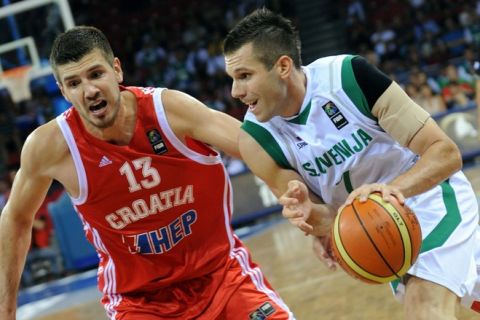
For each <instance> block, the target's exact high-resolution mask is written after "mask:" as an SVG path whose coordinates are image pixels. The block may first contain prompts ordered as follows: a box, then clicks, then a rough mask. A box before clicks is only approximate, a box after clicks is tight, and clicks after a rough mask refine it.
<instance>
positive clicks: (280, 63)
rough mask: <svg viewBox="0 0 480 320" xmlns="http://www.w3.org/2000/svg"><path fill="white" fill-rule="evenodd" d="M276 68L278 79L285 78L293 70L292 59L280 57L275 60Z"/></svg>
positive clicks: (284, 56)
mask: <svg viewBox="0 0 480 320" xmlns="http://www.w3.org/2000/svg"><path fill="white" fill-rule="evenodd" d="M276 68H277V70H278V73H279V75H280V77H282V78H286V77H287V76H289V75H290V73H291V72H292V68H293V60H292V58H290V57H289V56H286V55H283V56H281V57H280V58H278V60H277V63H276Z"/></svg>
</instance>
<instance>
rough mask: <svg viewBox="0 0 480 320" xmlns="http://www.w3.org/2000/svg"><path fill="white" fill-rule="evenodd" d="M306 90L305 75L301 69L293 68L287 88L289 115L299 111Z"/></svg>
mask: <svg viewBox="0 0 480 320" xmlns="http://www.w3.org/2000/svg"><path fill="white" fill-rule="evenodd" d="M306 92H307V76H306V75H305V72H303V70H302V69H295V71H294V72H293V73H292V79H291V81H290V88H289V95H288V96H289V100H290V101H289V103H288V105H289V106H290V107H289V108H290V112H289V113H290V115H291V116H293V115H296V114H298V113H299V112H300V109H301V107H302V104H303V100H304V99H305V94H306Z"/></svg>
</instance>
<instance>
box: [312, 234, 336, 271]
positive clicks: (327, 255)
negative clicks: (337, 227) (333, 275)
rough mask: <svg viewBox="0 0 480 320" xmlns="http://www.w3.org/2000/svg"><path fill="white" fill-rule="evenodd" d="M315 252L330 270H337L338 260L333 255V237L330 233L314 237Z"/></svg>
mask: <svg viewBox="0 0 480 320" xmlns="http://www.w3.org/2000/svg"><path fill="white" fill-rule="evenodd" d="M313 252H314V253H315V256H316V257H317V258H318V259H319V260H320V261H322V262H323V264H324V265H325V266H327V268H328V269H329V270H332V271H335V270H337V262H336V261H335V258H334V256H333V251H332V238H331V237H330V235H326V236H322V237H313Z"/></svg>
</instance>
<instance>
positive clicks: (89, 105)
mask: <svg viewBox="0 0 480 320" xmlns="http://www.w3.org/2000/svg"><path fill="white" fill-rule="evenodd" d="M57 76H58V78H59V79H57V80H58V83H59V86H60V90H61V91H62V94H63V96H64V97H65V98H66V99H67V100H68V101H70V102H71V103H72V104H73V106H74V107H75V108H76V109H77V110H78V112H79V113H80V115H81V117H82V118H83V119H84V121H85V122H86V124H87V125H91V126H94V127H95V128H99V129H103V128H108V127H110V126H112V125H113V123H114V121H115V118H116V116H117V114H118V111H119V109H120V88H119V86H118V84H119V83H121V82H122V80H123V73H122V69H121V67H120V61H119V60H118V59H117V58H115V59H114V62H113V66H111V65H110V64H109V63H108V62H107V60H106V59H105V57H104V56H103V54H102V53H101V51H100V50H98V49H95V50H93V51H92V52H90V53H89V54H87V55H85V56H84V57H83V58H82V59H80V61H78V62H70V63H67V64H64V65H60V66H58V68H57Z"/></svg>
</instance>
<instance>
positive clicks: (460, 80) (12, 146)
mask: <svg viewBox="0 0 480 320" xmlns="http://www.w3.org/2000/svg"><path fill="white" fill-rule="evenodd" d="M265 2H266V1H255V0H243V1H228V0H223V1H213V0H176V1H155V0H148V1H147V0H145V1H137V2H132V1H115V0H104V1H94V0H70V6H71V8H72V12H74V19H75V23H76V24H77V25H82V24H85V25H95V26H97V27H99V28H100V29H102V30H103V31H104V32H105V34H106V35H107V37H108V38H109V39H110V40H111V42H112V46H113V48H114V52H115V53H116V54H117V55H118V57H119V58H120V60H121V61H122V67H123V68H124V72H125V83H126V84H129V85H139V86H154V87H168V88H172V89H179V90H182V91H185V92H187V93H189V94H191V95H193V96H194V97H196V98H197V99H199V100H200V101H202V102H204V103H205V104H206V105H208V106H209V107H211V108H214V109H216V110H219V111H223V112H227V113H229V114H231V115H232V116H234V117H236V118H238V119H242V118H243V114H244V112H245V110H246V108H245V107H244V106H243V105H241V104H240V103H239V102H237V101H235V100H233V99H232V98H231V95H230V85H231V81H230V80H229V79H228V77H227V76H226V74H225V71H224V60H223V55H222V40H223V37H224V35H225V34H226V33H227V31H228V30H229V29H230V28H231V27H232V26H233V25H234V24H235V22H236V21H237V20H238V19H239V18H240V17H243V16H244V15H245V14H246V13H248V12H250V11H251V10H252V9H253V8H255V7H258V6H262V5H264V4H265ZM268 3H269V5H270V8H271V9H274V10H275V9H278V10H280V9H281V8H280V7H281V3H282V1H269V2H268ZM276 5H277V6H278V8H275V6H276ZM272 6H273V8H272ZM338 6H339V10H340V11H341V13H342V17H343V18H344V19H345V21H346V24H347V32H346V35H345V37H346V38H347V40H348V53H352V54H359V55H362V56H364V57H366V58H367V59H368V60H369V61H370V62H371V63H372V64H374V65H376V66H377V67H378V68H380V69H381V70H382V71H384V72H385V73H387V74H388V75H389V76H390V77H392V78H393V79H395V80H396V81H398V82H399V83H400V84H401V85H402V86H403V88H404V89H405V91H406V92H407V94H408V95H409V96H410V97H411V98H413V99H414V100H415V101H417V102H418V103H419V104H420V105H421V106H423V107H424V108H425V109H426V110H427V111H428V112H430V113H431V114H432V115H438V114H442V113H446V112H448V111H449V110H453V109H458V108H469V107H473V106H475V105H476V103H475V98H476V97H477V95H476V94H475V87H476V76H475V73H476V72H475V63H474V62H475V61H476V60H477V57H476V54H477V52H478V49H479V47H480V0H456V1H448V0H428V1H427V0H342V1H340V2H339V3H338ZM105 12H108V14H105ZM36 14H37V15H38V16H35V13H31V14H30V15H29V16H25V17H24V18H25V19H29V21H31V23H30V24H28V25H22V26H23V28H27V29H26V30H21V31H22V33H23V34H29V33H38V32H40V33H41V35H42V37H43V39H44V40H45V41H44V42H42V43H41V44H38V45H39V46H40V51H41V54H42V56H43V57H44V58H45V59H47V58H48V54H49V48H50V46H51V42H52V41H53V38H54V35H55V34H56V33H58V31H59V28H60V25H61V21H60V17H59V13H58V11H56V10H55V8H54V7H52V8H50V9H48V10H47V11H46V12H41V11H39V13H36ZM284 14H285V15H287V16H291V12H284ZM39 19H47V21H48V23H47V27H46V28H44V29H39V28H38V27H36V25H35V21H38V20H39ZM0 27H1V25H0ZM300 32H301V30H300ZM4 37H5V34H3V35H0V41H1V42H5V39H4ZM339 53H341V52H339ZM33 90H34V91H33V97H34V98H33V99H32V100H29V101H24V102H21V103H18V104H15V103H13V102H12V101H11V99H10V97H9V95H8V94H5V92H4V93H3V94H0V210H1V209H2V208H3V206H4V204H5V201H6V199H7V198H8V194H9V190H10V188H11V184H12V181H13V177H14V175H15V173H16V170H17V169H18V167H19V163H20V150H21V147H22V144H23V142H24V141H25V139H26V137H27V136H28V134H29V133H30V132H32V130H34V129H35V128H36V127H37V126H39V125H41V124H43V123H45V122H46V121H48V120H50V119H52V118H53V117H54V116H55V115H56V114H58V110H57V109H55V107H54V103H53V100H54V99H58V95H59V93H58V91H55V90H52V89H51V88H50V89H48V88H45V87H42V86H39V87H36V88H34V89H33ZM226 164H227V166H228V167H229V168H230V172H231V173H236V172H239V171H242V170H243V169H244V166H243V165H242V163H240V162H238V161H235V160H233V159H226ZM57 191H58V189H56V188H55V185H54V187H53V188H52V191H51V193H49V194H50V195H51V196H49V197H47V199H46V202H45V203H44V205H43V206H42V208H43V209H41V210H39V213H38V215H37V219H36V222H35V224H34V226H35V227H34V230H33V232H34V234H36V236H34V237H33V242H32V252H34V253H31V254H30V255H29V260H28V262H29V263H28V264H27V267H28V265H29V266H30V267H32V264H33V261H36V259H37V258H38V257H40V258H41V259H39V261H47V262H48V261H49V264H48V268H49V269H48V270H50V275H52V274H53V275H54V276H55V275H59V274H61V268H60V267H59V262H58V260H56V259H55V256H54V255H53V256H52V255H51V251H49V250H50V249H51V248H52V247H54V243H52V240H51V239H52V235H53V231H52V224H51V222H50V220H49V218H48V212H47V210H46V209H45V208H46V206H47V204H48V202H50V201H53V200H55V199H56V197H57V195H58V194H57V193H56V192H57ZM37 220H38V221H37ZM38 239H40V240H38ZM38 249H46V250H40V251H41V252H43V254H44V255H45V256H43V255H41V254H39V253H38V252H39V250H38ZM45 257H46V258H45ZM33 269H35V268H33ZM37 269H38V270H42V266H40V267H38V268H37ZM38 270H37V273H38ZM27 273H28V269H27ZM39 279H40V280H41V279H44V278H42V277H36V276H35V270H31V272H30V274H26V275H24V278H23V282H22V284H23V285H24V286H29V285H31V284H34V283H36V282H38V281H40V280H39Z"/></svg>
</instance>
